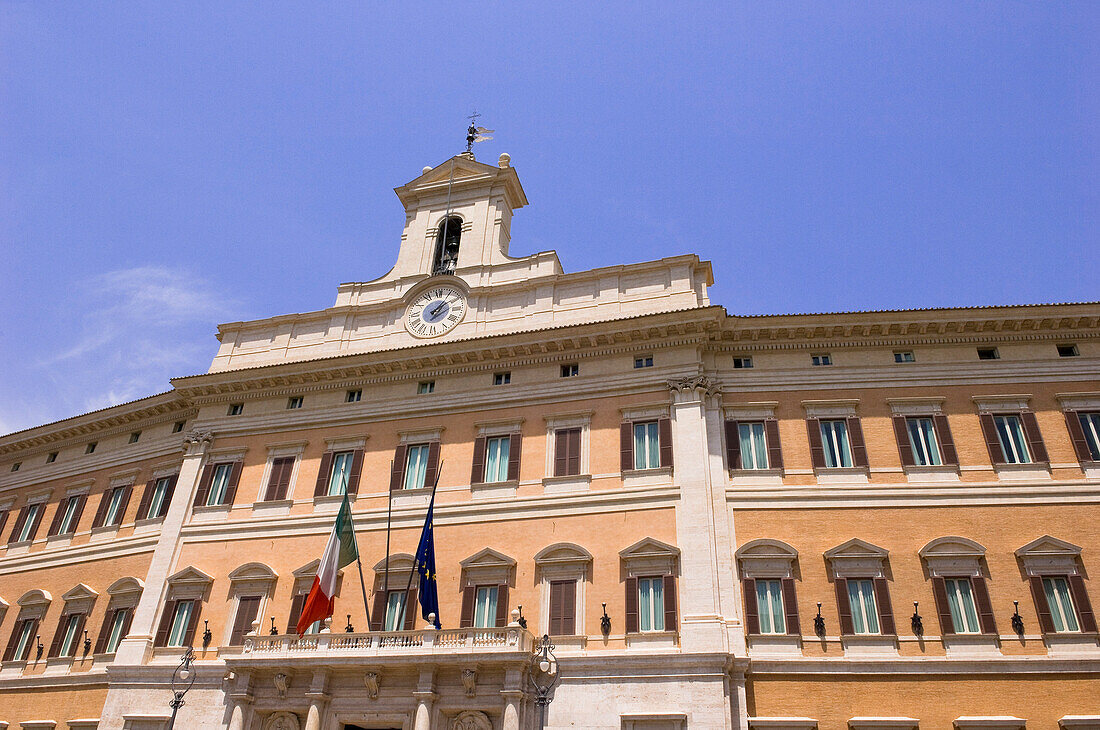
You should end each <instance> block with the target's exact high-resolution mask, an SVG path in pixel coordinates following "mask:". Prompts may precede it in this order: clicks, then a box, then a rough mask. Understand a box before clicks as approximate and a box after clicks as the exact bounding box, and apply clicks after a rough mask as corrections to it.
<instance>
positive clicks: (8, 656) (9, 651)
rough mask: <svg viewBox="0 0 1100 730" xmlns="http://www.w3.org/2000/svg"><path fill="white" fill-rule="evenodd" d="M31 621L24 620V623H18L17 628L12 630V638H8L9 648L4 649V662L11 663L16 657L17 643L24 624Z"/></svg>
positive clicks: (16, 623)
mask: <svg viewBox="0 0 1100 730" xmlns="http://www.w3.org/2000/svg"><path fill="white" fill-rule="evenodd" d="M29 620H30V619H23V620H22V621H16V622H15V627H14V628H13V629H12V630H11V636H10V637H9V638H8V647H7V648H6V649H4V661H6V662H10V661H11V660H12V659H13V658H14V656H15V642H16V640H17V639H18V638H19V634H20V633H22V628H23V624H25V623H26V622H27V621H29Z"/></svg>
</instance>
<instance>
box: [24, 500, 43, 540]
mask: <svg viewBox="0 0 1100 730" xmlns="http://www.w3.org/2000/svg"><path fill="white" fill-rule="evenodd" d="M45 513H46V505H45V504H43V505H42V509H40V510H38V514H36V515H35V516H34V522H33V523H32V524H31V531H30V532H29V533H28V535H27V539H28V540H33V539H34V538H35V536H36V535H37V534H38V528H39V526H40V525H41V524H42V515H44V514H45Z"/></svg>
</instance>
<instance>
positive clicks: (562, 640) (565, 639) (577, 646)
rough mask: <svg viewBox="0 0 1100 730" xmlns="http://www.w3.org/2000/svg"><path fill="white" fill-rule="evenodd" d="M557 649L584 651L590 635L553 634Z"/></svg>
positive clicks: (560, 650)
mask: <svg viewBox="0 0 1100 730" xmlns="http://www.w3.org/2000/svg"><path fill="white" fill-rule="evenodd" d="M550 638H551V639H552V640H553V642H554V649H555V650H556V651H559V652H562V651H584V648H585V647H586V646H587V645H588V637H587V636H580V635H567V636H551V637H550Z"/></svg>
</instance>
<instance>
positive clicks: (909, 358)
mask: <svg viewBox="0 0 1100 730" xmlns="http://www.w3.org/2000/svg"><path fill="white" fill-rule="evenodd" d="M916 361H917V357H916V355H914V354H913V351H912V350H901V351H900V352H895V353H894V362H896V363H903V362H916Z"/></svg>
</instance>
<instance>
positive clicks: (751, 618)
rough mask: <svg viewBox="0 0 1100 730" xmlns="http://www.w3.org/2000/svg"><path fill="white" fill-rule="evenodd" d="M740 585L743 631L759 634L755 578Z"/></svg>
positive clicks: (758, 608) (747, 579)
mask: <svg viewBox="0 0 1100 730" xmlns="http://www.w3.org/2000/svg"><path fill="white" fill-rule="evenodd" d="M727 423H729V421H727ZM741 585H742V587H743V588H744V590H745V631H746V632H747V633H749V634H759V633H760V607H759V606H758V605H757V603H756V580H755V579H753V578H745V579H744V580H742V581H741Z"/></svg>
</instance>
